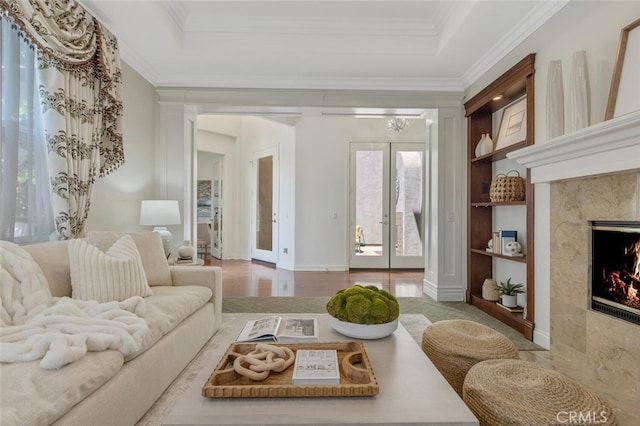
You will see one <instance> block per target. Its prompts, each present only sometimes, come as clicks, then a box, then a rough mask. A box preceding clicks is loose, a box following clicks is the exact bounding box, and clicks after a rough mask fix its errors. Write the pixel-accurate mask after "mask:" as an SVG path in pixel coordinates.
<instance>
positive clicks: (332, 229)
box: [295, 117, 425, 271]
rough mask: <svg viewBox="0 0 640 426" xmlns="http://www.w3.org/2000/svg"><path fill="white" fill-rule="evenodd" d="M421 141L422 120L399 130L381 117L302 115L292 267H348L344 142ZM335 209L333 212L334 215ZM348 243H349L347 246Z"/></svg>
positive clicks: (346, 155) (346, 146) (346, 152)
mask: <svg viewBox="0 0 640 426" xmlns="http://www.w3.org/2000/svg"><path fill="white" fill-rule="evenodd" d="M390 140H393V141H398V142H424V141H425V122H424V121H421V120H420V121H419V120H415V121H413V122H412V125H411V127H409V128H408V129H406V130H404V131H403V132H401V133H393V132H392V131H390V130H388V129H387V127H386V124H385V120H384V119H382V118H377V119H374V118H369V119H357V118H341V117H338V118H336V117H308V118H307V117H304V118H302V119H301V120H300V121H299V122H298V124H297V125H296V151H295V164H296V175H295V180H296V188H295V191H296V196H295V200H296V203H295V213H296V224H295V229H296V259H295V270H314V271H317V270H321V271H323V270H339V271H342V270H346V269H348V254H347V246H348V243H347V241H351V240H352V239H353V238H348V235H347V234H348V232H349V226H348V225H349V217H348V213H349V208H348V206H349V198H348V197H349V188H348V185H349V143H350V142H387V141H390ZM334 213H335V215H334ZM349 247H351V246H350V245H349Z"/></svg>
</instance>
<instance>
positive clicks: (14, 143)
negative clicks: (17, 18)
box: [0, 18, 54, 243]
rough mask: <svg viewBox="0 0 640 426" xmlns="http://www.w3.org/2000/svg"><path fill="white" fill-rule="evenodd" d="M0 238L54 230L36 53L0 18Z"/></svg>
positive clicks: (35, 237)
mask: <svg viewBox="0 0 640 426" xmlns="http://www.w3.org/2000/svg"><path fill="white" fill-rule="evenodd" d="M0 30H1V31H0V42H1V45H2V50H1V53H0V76H1V77H2V86H1V89H0V90H1V92H0V93H1V94H2V111H1V114H0V126H1V133H0V239H3V240H9V241H14V242H16V243H30V242H38V241H47V240H49V236H50V234H51V232H52V231H53V230H54V224H53V214H52V211H51V210H52V209H51V201H50V189H49V175H48V172H47V148H46V144H45V138H44V132H43V130H42V117H41V113H40V108H39V95H38V84H37V75H36V65H37V60H36V52H35V49H34V48H33V47H31V46H30V45H29V44H27V43H25V41H24V40H23V39H21V38H20V36H19V35H18V31H17V29H15V28H12V25H11V23H10V22H8V21H7V20H6V19H4V18H3V19H0Z"/></svg>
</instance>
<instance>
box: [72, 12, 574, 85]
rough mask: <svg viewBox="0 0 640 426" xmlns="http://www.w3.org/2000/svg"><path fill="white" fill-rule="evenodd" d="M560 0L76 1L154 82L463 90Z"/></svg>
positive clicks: (537, 24)
mask: <svg viewBox="0 0 640 426" xmlns="http://www.w3.org/2000/svg"><path fill="white" fill-rule="evenodd" d="M567 1H568V0H552V1H540V0H538V1H527V0H522V1H520V0H499V1H489V0H467V1H446V0H445V1H431V0H413V1H398V0H396V1H380V0H379V1H366V0H351V1H322V0H315V1H312V0H297V1H295V0H289V1H271V0H254V1H244V0H236V1H202V0H201V1H152V0H124V1H120V0H81V1H80V2H81V3H82V4H83V5H84V6H85V7H86V8H87V9H88V10H89V11H90V12H91V13H93V14H94V16H96V17H97V18H98V19H99V20H100V21H101V22H102V23H103V24H105V25H106V26H107V28H109V29H110V31H111V32H113V33H114V34H115V35H116V36H117V37H118V40H119V43H120V50H121V56H122V59H123V60H124V61H125V62H127V63H128V64H129V65H130V66H132V67H133V68H134V69H135V70H136V71H137V72H139V73H140V74H142V75H143V76H144V77H145V78H146V79H147V80H149V81H150V82H151V83H152V84H154V85H155V86H157V87H216V88H292V89H366V90H429V91H462V90H464V89H465V88H467V87H468V86H469V85H470V84H471V83H472V82H473V81H475V80H476V79H477V78H478V77H480V76H481V75H482V74H483V73H484V72H486V71H487V70H488V69H489V68H490V67H491V66H493V65H494V64H495V63H496V62H497V61H499V60H500V59H501V58H502V57H503V56H504V55H506V54H507V53H508V52H509V51H511V49H513V48H514V47H515V46H517V45H518V44H519V43H520V42H521V41H522V40H524V39H525V38H526V37H527V36H528V35H529V34H531V33H532V32H533V31H534V30H535V29H537V28H538V27H539V26H540V25H541V24H543V23H544V22H545V21H546V20H548V19H549V18H550V17H551V16H553V14H555V13H556V12H558V11H559V10H560V9H561V8H562V7H563V6H564V5H565V4H566V3H567Z"/></svg>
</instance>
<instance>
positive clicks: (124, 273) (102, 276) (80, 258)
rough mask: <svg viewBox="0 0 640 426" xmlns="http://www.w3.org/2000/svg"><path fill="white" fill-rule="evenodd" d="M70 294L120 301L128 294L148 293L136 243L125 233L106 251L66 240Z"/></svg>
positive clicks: (75, 296) (81, 298) (85, 298)
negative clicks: (67, 245)
mask: <svg viewBox="0 0 640 426" xmlns="http://www.w3.org/2000/svg"><path fill="white" fill-rule="evenodd" d="M69 266H70V269H71V297H72V298H74V299H80V300H97V301H98V302H111V301H118V302H121V301H123V300H125V299H128V298H129V297H132V296H141V297H146V296H152V295H153V292H152V291H151V288H150V287H149V285H148V283H147V277H146V275H145V272H144V268H143V266H142V259H141V257H140V253H139V252H138V248H137V247H136V243H135V242H134V241H133V238H131V237H130V236H129V235H124V236H123V237H122V238H120V239H119V240H117V241H116V242H115V243H114V244H113V245H112V246H111V247H110V248H109V249H108V250H107V251H106V252H103V251H101V250H100V249H99V248H97V247H96V246H94V245H92V244H89V243H87V242H86V241H84V240H71V241H69Z"/></svg>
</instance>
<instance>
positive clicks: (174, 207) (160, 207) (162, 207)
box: [140, 200, 180, 259]
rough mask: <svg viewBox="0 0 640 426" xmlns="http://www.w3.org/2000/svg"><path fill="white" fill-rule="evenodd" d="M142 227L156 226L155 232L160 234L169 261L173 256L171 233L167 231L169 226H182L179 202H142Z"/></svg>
mask: <svg viewBox="0 0 640 426" xmlns="http://www.w3.org/2000/svg"><path fill="white" fill-rule="evenodd" d="M140 225H143V226H145V225H150V226H154V228H153V231H154V232H157V233H158V234H160V237H161V238H162V247H163V248H164V254H165V256H167V259H168V258H169V256H170V255H171V232H169V231H168V230H167V225H180V206H179V205H178V200H142V202H141V203H140Z"/></svg>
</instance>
